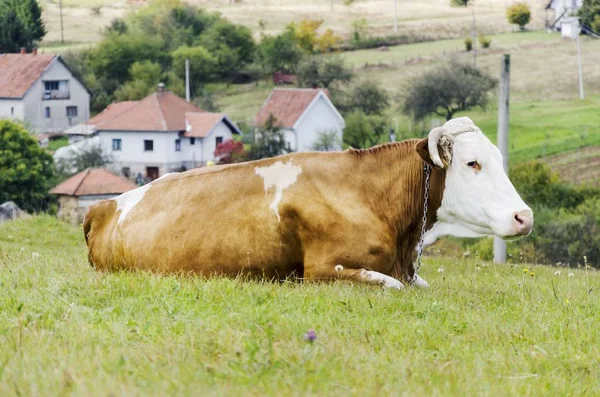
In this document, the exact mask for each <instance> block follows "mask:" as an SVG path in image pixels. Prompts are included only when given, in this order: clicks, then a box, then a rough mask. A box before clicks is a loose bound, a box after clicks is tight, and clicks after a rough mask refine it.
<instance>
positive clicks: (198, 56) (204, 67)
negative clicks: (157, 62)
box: [171, 46, 218, 87]
mask: <svg viewBox="0 0 600 397" xmlns="http://www.w3.org/2000/svg"><path fill="white" fill-rule="evenodd" d="M171 57H172V58H173V69H174V70H175V73H177V75H178V76H179V77H181V78H182V79H185V60H186V59H189V60H190V79H191V80H192V84H193V86H194V87H199V86H200V84H205V83H207V82H209V81H211V80H212V79H213V78H214V76H215V75H216V74H217V73H218V72H217V69H218V60H217V58H215V56H213V55H212V54H211V53H210V52H209V51H208V50H207V49H206V48H204V47H201V46H198V47H188V46H182V47H179V48H178V49H177V50H175V51H174V52H173V53H172V54H171Z"/></svg>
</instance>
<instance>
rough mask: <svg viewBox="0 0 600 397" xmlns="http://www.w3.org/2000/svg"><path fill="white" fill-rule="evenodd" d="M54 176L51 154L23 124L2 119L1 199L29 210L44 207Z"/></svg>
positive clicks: (46, 203)
mask: <svg viewBox="0 0 600 397" xmlns="http://www.w3.org/2000/svg"><path fill="white" fill-rule="evenodd" d="M53 177H54V163H53V160H52V156H50V154H48V152H46V151H45V150H44V149H42V148H40V146H39V145H38V142H37V140H36V139H35V138H34V137H33V136H32V135H30V134H29V132H28V131H27V130H26V129H25V128H24V127H23V126H21V125H19V124H16V123H13V122H11V121H7V120H0V202H2V203H3V202H5V201H14V202H15V203H16V204H17V205H18V206H19V207H20V208H22V209H24V210H26V211H40V210H45V209H46V208H47V207H48V204H49V203H50V200H51V197H50V196H49V194H48V191H49V190H50V188H51V184H52V178H53Z"/></svg>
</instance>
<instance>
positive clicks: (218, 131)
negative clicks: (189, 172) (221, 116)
mask: <svg viewBox="0 0 600 397" xmlns="http://www.w3.org/2000/svg"><path fill="white" fill-rule="evenodd" d="M217 137H222V138H223V142H225V141H226V140H229V139H232V137H233V134H232V133H231V130H230V129H229V127H227V125H226V124H225V123H223V122H220V123H219V124H217V125H216V126H215V127H214V128H213V129H212V131H211V132H210V134H208V136H206V137H205V138H203V142H202V151H203V153H204V154H203V156H204V158H205V159H206V161H208V160H214V158H215V156H214V153H215V149H216V148H217Z"/></svg>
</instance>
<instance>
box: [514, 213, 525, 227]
mask: <svg viewBox="0 0 600 397" xmlns="http://www.w3.org/2000/svg"><path fill="white" fill-rule="evenodd" d="M515 220H516V221H517V222H519V224H520V225H522V224H523V223H524V222H525V221H524V220H523V219H522V218H521V217H520V216H519V214H515Z"/></svg>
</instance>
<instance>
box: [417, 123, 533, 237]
mask: <svg viewBox="0 0 600 397" xmlns="http://www.w3.org/2000/svg"><path fill="white" fill-rule="evenodd" d="M416 149H417V152H418V153H419V155H420V156H421V157H422V158H423V160H425V161H426V162H427V163H429V164H430V165H431V166H432V167H439V168H445V169H446V186H445V188H444V197H443V199H442V205H441V207H440V208H439V210H438V212H437V216H438V222H437V224H436V225H435V226H434V228H433V229H432V230H431V231H430V232H431V233H428V234H430V235H429V236H428V237H427V240H429V242H428V243H431V242H433V241H435V239H436V238H437V237H439V236H442V235H454V236H458V237H480V236H486V235H496V236H499V237H501V238H503V239H513V238H518V237H521V236H526V235H528V234H529V233H531V229H532V228H533V212H532V211H531V208H529V207H528V206H527V204H525V202H523V200H522V199H521V197H520V196H519V194H518V193H517V191H516V190H515V188H514V186H513V185H512V183H511V182H510V180H509V179H508V176H507V175H506V173H505V172H504V168H503V160H502V155H501V154H500V151H499V150H498V148H497V147H496V146H494V145H493V144H492V142H490V140H489V139H487V138H486V137H485V135H483V133H482V132H481V130H480V129H479V128H478V127H476V126H475V124H473V122H472V121H471V119H469V118H468V117H461V118H457V119H453V120H450V121H448V122H447V123H446V124H444V125H443V126H442V127H438V128H434V129H433V130H432V131H431V132H430V133H429V137H428V139H426V140H425V139H424V140H422V141H421V142H419V144H417V148H416Z"/></svg>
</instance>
